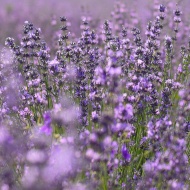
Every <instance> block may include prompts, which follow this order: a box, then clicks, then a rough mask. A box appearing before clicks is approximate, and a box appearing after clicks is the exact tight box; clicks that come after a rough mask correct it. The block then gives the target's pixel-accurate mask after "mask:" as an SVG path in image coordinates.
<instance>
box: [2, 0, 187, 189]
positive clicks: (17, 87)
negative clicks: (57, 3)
mask: <svg viewBox="0 0 190 190" xmlns="http://www.w3.org/2000/svg"><path fill="white" fill-rule="evenodd" d="M156 6H157V4H156ZM174 9H175V10H174V11H172V10H170V5H168V6H167V4H166V5H159V6H157V9H156V11H155V12H154V14H155V15H156V16H155V18H154V19H152V20H150V21H149V22H148V24H147V26H146V29H145V27H143V25H142V23H141V22H140V20H138V19H137V20H136V15H135V14H134V12H133V11H131V12H130V10H128V11H126V10H127V8H126V6H125V4H123V3H122V2H120V1H118V2H117V3H116V6H115V9H114V11H113V12H112V14H111V17H110V20H106V21H104V22H102V23H101V22H99V23H96V25H94V24H92V20H93V18H92V17H82V20H81V26H80V30H81V36H80V37H76V35H74V34H73V33H72V32H70V29H69V27H70V24H69V20H68V19H67V18H66V17H64V16H61V17H60V21H59V23H60V31H58V32H57V34H58V35H57V37H56V38H53V39H54V40H55V42H54V43H53V44H54V45H51V46H50V47H49V46H48V45H47V43H46V42H45V41H44V39H43V36H42V31H41V29H40V28H37V27H35V25H33V24H32V23H31V22H29V21H26V22H25V23H24V29H23V34H22V38H21V40H20V43H17V42H15V41H16V40H14V39H13V38H11V37H8V38H7V39H6V42H5V47H4V48H3V50H2V52H1V60H0V83H1V87H0V94H1V96H0V144H1V146H0V187H1V189H27V190H30V189H31V190H32V189H39V190H41V189H47V190H48V189H51V190H52V189H55V190H57V189H72V190H87V189H92V190H93V189H94V190H95V189H97V190H102V189H104V190H108V189H109V190H112V189H113V190H117V189H118V190H120V189H123V190H124V189H139V190H144V189H150V190H153V189H158V190H159V189H160V190H161V189H171V190H175V189H176V190H178V189H184V190H185V189H189V188H190V145H189V142H190V115H189V109H190V106H189V105H190V96H189V94H190V83H189V61H190V40H189V36H188V35H189V34H188V32H189V31H185V30H182V28H183V27H184V26H185V25H186V24H187V23H186V21H185V18H184V21H183V18H182V12H181V10H180V6H179V5H176V6H175V8H174ZM131 17H132V18H131ZM57 22H58V21H57ZM168 22H170V23H171V27H168ZM44 36H45V34H44Z"/></svg>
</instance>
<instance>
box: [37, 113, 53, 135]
mask: <svg viewBox="0 0 190 190" xmlns="http://www.w3.org/2000/svg"><path fill="white" fill-rule="evenodd" d="M40 132H42V133H45V134H46V135H51V133H52V127H51V115H50V113H49V112H46V113H45V114H44V125H43V126H42V127H41V128H40Z"/></svg>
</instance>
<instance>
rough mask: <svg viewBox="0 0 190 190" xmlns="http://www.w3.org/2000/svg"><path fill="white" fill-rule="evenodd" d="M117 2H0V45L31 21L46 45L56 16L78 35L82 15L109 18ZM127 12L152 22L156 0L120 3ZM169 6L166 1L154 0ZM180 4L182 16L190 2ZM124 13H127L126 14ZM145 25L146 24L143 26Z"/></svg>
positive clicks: (56, 23) (56, 24)
mask: <svg viewBox="0 0 190 190" xmlns="http://www.w3.org/2000/svg"><path fill="white" fill-rule="evenodd" d="M115 1H117V0H0V44H1V46H2V45H4V41H5V39H6V37H13V38H15V39H16V40H17V39H19V38H20V35H21V33H22V27H23V23H24V21H26V20H28V21H30V22H32V23H33V24H34V25H35V26H36V27H39V28H41V30H42V34H43V35H44V36H43V37H44V39H45V40H46V41H47V42H48V43H51V41H49V39H50V38H52V35H53V34H54V33H55V31H57V30H59V24H60V23H59V17H60V16H66V17H67V18H68V20H69V21H70V23H71V26H70V30H71V31H72V32H75V33H76V34H80V30H79V27H80V20H81V16H89V15H90V16H92V18H93V20H94V21H95V22H98V20H102V21H104V20H105V19H109V18H110V15H111V11H112V10H113V8H114V2H115ZM123 2H125V3H126V7H127V9H128V10H130V11H131V10H132V12H133V13H134V14H135V16H136V17H137V19H138V20H140V21H141V22H142V23H144V24H146V22H147V20H149V19H152V18H151V17H152V12H151V10H152V9H153V8H154V3H155V0H123ZM157 2H158V3H162V4H165V5H166V4H168V3H170V2H171V1H169V0H160V1H159V0H157ZM177 2H178V3H179V5H180V7H182V10H183V13H185V14H187V13H189V11H188V5H189V3H190V0H178V1H177V0H172V3H177ZM128 10H127V11H128ZM145 26H146V25H145Z"/></svg>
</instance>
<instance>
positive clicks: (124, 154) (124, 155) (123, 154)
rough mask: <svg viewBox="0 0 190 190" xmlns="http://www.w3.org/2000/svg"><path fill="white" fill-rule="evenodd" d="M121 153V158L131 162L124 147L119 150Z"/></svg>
mask: <svg viewBox="0 0 190 190" xmlns="http://www.w3.org/2000/svg"><path fill="white" fill-rule="evenodd" d="M121 153H122V156H123V158H124V159H125V160H126V161H127V162H129V161H130V160H131V155H130V153H129V151H128V149H127V147H126V145H123V146H122V148H121Z"/></svg>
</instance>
